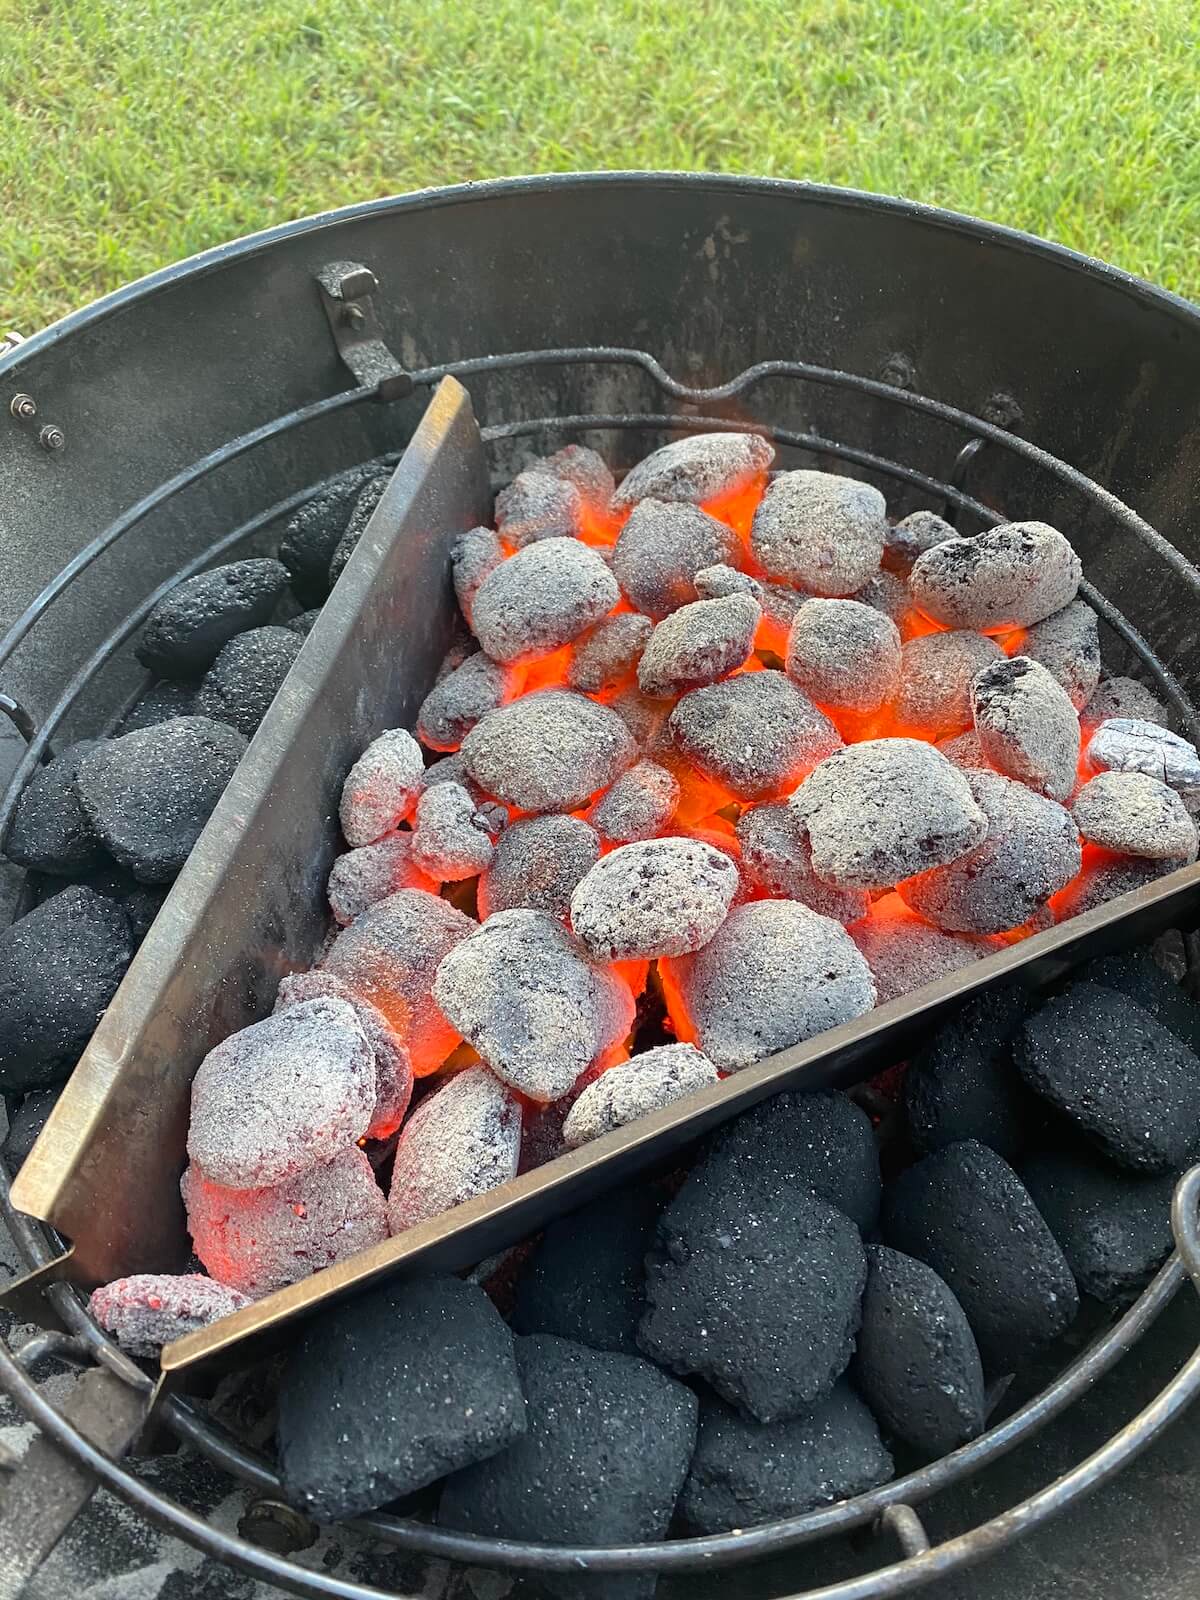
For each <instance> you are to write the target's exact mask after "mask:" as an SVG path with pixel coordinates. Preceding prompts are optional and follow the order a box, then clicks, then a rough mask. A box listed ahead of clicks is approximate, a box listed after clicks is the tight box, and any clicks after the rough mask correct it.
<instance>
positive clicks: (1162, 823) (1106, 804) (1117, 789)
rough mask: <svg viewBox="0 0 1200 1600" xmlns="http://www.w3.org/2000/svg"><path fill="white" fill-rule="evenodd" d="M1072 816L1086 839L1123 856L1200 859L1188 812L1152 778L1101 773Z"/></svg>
mask: <svg viewBox="0 0 1200 1600" xmlns="http://www.w3.org/2000/svg"><path fill="white" fill-rule="evenodd" d="M1071 811H1072V814H1073V816H1074V818H1075V822H1076V825H1077V826H1078V828H1079V831H1080V833H1081V834H1082V835H1083V837H1084V838H1085V839H1087V840H1088V841H1089V842H1090V843H1091V844H1097V845H1101V846H1102V847H1103V848H1104V849H1106V850H1113V851H1116V852H1117V853H1118V854H1119V855H1127V856H1146V857H1148V858H1149V859H1150V860H1153V861H1161V860H1163V859H1164V858H1165V857H1180V856H1182V857H1184V858H1185V859H1190V860H1192V861H1194V860H1195V859H1196V847H1197V835H1196V824H1195V822H1194V821H1193V820H1192V818H1191V816H1190V815H1189V814H1188V810H1187V807H1186V806H1185V805H1184V803H1183V801H1182V800H1181V799H1180V797H1179V796H1178V794H1176V792H1175V791H1174V789H1168V787H1167V786H1166V784H1165V783H1162V782H1160V781H1159V779H1158V778H1152V777H1150V775H1149V774H1148V773H1145V772H1100V773H1097V775H1096V776H1095V777H1094V778H1092V779H1091V780H1090V782H1088V783H1085V784H1084V786H1083V788H1082V789H1080V791H1079V793H1078V794H1077V795H1076V796H1075V802H1074V805H1073V806H1072V807H1071Z"/></svg>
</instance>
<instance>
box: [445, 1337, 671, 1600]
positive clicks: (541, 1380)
mask: <svg viewBox="0 0 1200 1600" xmlns="http://www.w3.org/2000/svg"><path fill="white" fill-rule="evenodd" d="M516 1353H517V1369H518V1372H519V1374H520V1380H521V1388H522V1390H523V1391H524V1394H525V1421H526V1432H525V1435H524V1437H523V1438H520V1439H518V1440H517V1442H516V1443H515V1444H513V1445H510V1446H509V1448H508V1449H507V1450H504V1451H502V1452H501V1453H500V1454H499V1455H495V1456H492V1457H491V1459H490V1460H488V1461H481V1462H479V1463H478V1464H477V1465H475V1466H473V1467H468V1468H467V1469H466V1470H465V1471H463V1472H459V1473H456V1474H455V1475H454V1476H453V1477H452V1478H450V1479H449V1480H448V1482H447V1483H446V1487H445V1489H444V1490H443V1492H442V1500H441V1505H440V1507H439V1509H438V1524H439V1526H441V1527H443V1528H458V1529H461V1530H462V1531H463V1532H466V1533H475V1534H480V1535H482V1536H484V1537H486V1538H493V1539H497V1538H498V1539H522V1540H531V1541H533V1542H534V1543H536V1544H569V1545H580V1544H591V1545H631V1544H643V1543H646V1542H657V1541H658V1540H660V1539H662V1538H664V1537H665V1535H666V1532H667V1527H668V1524H669V1523H670V1520H671V1513H672V1512H673V1510H674V1509H675V1501H676V1499H677V1498H678V1495H679V1490H680V1488H681V1487H682V1484H683V1480H684V1478H685V1477H686V1475H687V1469H688V1462H689V1461H690V1459H691V1455H692V1451H693V1449H694V1448H695V1443H696V1414H697V1410H698V1406H697V1401H696V1397H695V1395H694V1394H692V1392H691V1390H690V1389H687V1388H686V1387H685V1386H684V1385H683V1384H682V1383H679V1382H677V1381H676V1380H675V1379H674V1378H669V1377H667V1376H666V1374H665V1373H662V1372H659V1371H658V1370H657V1369H656V1368H654V1367H653V1366H651V1364H650V1363H649V1362H648V1361H644V1360H642V1359H640V1358H639V1357H637V1356H626V1355H618V1354H614V1353H613V1352H611V1351H599V1350H588V1349H586V1348H585V1347H584V1346H583V1345H581V1344H575V1343H573V1342H571V1341H570V1340H567V1339H558V1338H555V1337H554V1336H553V1335H551V1334H534V1335H533V1336H531V1337H529V1338H523V1339H518V1340H517V1341H516ZM655 1581H656V1580H655V1575H654V1574H653V1573H632V1574H630V1575H628V1576H625V1575H618V1574H616V1573H604V1574H602V1575H599V1576H589V1575H588V1574H583V1573H581V1574H574V1573H558V1572H556V1573H546V1574H544V1575H542V1577H541V1578H540V1584H541V1586H542V1587H543V1588H545V1589H546V1590H548V1591H549V1593H551V1594H554V1595H560V1596H563V1597H564V1600H583V1597H592V1600H599V1597H601V1596H603V1600H649V1597H650V1595H651V1594H652V1593H653V1591H654V1585H655Z"/></svg>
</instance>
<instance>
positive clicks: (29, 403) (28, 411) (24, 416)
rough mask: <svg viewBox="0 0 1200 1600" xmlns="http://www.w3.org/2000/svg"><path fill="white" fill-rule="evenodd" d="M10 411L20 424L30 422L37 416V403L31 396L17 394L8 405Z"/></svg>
mask: <svg viewBox="0 0 1200 1600" xmlns="http://www.w3.org/2000/svg"><path fill="white" fill-rule="evenodd" d="M8 409H9V410H10V411H11V412H12V414H13V416H14V417H15V418H16V419H17V421H18V422H29V421H30V420H31V419H32V418H34V417H36V416H37V401H36V400H35V399H34V398H33V396H32V395H31V394H15V395H13V397H12V399H11V400H10V401H9V403H8Z"/></svg>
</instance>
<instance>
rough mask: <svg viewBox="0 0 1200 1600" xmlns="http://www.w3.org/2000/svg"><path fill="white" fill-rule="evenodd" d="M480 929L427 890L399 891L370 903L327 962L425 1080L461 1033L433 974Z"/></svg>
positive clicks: (325, 965) (326, 966) (327, 968)
mask: <svg viewBox="0 0 1200 1600" xmlns="http://www.w3.org/2000/svg"><path fill="white" fill-rule="evenodd" d="M477 927H478V923H476V922H474V921H473V920H472V919H471V918H470V917H467V916H464V915H463V913H462V912H461V911H459V910H457V909H456V908H455V907H454V906H452V905H451V904H450V903H449V901H447V900H443V899H442V898H441V896H440V895H435V894H426V893H425V892H424V891H423V890H421V889H401V890H399V891H398V892H397V893H396V894H390V895H388V896H387V898H386V899H383V900H377V901H376V902H375V904H374V905H372V906H368V907H367V909H366V911H364V912H363V914H362V915H361V916H360V917H358V918H356V919H355V921H354V922H352V923H351V924H350V926H349V927H348V928H343V929H342V931H341V933H339V934H338V936H337V938H336V939H335V940H334V941H333V944H332V945H331V946H330V949H329V953H328V954H327V955H326V957H325V959H324V961H323V962H322V963H321V965H322V967H323V968H324V970H325V971H327V972H332V973H333V974H334V976H335V977H338V978H341V980H342V981H343V983H346V984H349V986H350V988H352V989H354V990H356V991H357V993H359V994H361V995H363V996H364V998H366V999H367V1000H370V1002H371V1003H372V1005H375V1006H378V1008H379V1010H380V1011H382V1012H383V1014H384V1016H385V1017H386V1018H387V1020H388V1021H389V1023H391V1025H392V1027H393V1028H394V1029H395V1030H396V1032H397V1033H398V1034H399V1035H400V1037H401V1039H402V1040H403V1042H404V1044H405V1046H406V1047H407V1049H408V1053H409V1055H410V1057H411V1058H412V1064H413V1071H414V1072H415V1073H416V1075H417V1076H418V1077H419V1078H421V1077H424V1076H425V1074H426V1073H429V1072H432V1071H434V1069H435V1068H437V1067H440V1066H441V1064H442V1062H443V1061H444V1060H445V1059H446V1057H447V1056H448V1055H449V1054H450V1052H451V1051H452V1050H453V1049H454V1047H455V1045H456V1044H457V1043H458V1042H459V1038H460V1035H459V1034H458V1032H457V1031H456V1030H455V1029H454V1028H453V1027H451V1025H450V1023H449V1022H447V1021H446V1018H445V1017H444V1016H443V1015H442V1013H441V1012H440V1011H439V1010H438V1007H437V1005H436V1003H435V1002H434V998H433V975H434V973H435V972H436V971H437V969H438V964H439V962H441V960H442V958H443V957H444V956H445V955H446V954H447V953H448V952H449V951H450V950H452V949H453V948H454V946H455V945H456V944H458V942H459V941H460V940H461V939H465V938H466V937H467V935H468V934H469V933H473V932H474V931H475V930H476V928H477Z"/></svg>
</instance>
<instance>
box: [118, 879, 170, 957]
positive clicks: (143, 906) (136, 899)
mask: <svg viewBox="0 0 1200 1600" xmlns="http://www.w3.org/2000/svg"><path fill="white" fill-rule="evenodd" d="M120 898H121V909H122V910H123V911H124V913H125V918H126V921H127V922H128V923H129V936H130V938H131V939H132V940H133V947H134V949H135V950H136V949H137V948H138V946H139V945H140V944H141V943H142V940H143V939H144V938H145V937H146V935H147V934H148V933H149V932H150V929H151V928H152V927H153V926H154V919H155V918H156V917H157V916H158V913H159V912H160V911H161V910H162V907H163V901H164V900H165V899H166V898H167V886H166V885H165V884H151V883H145V884H139V885H138V886H137V887H136V888H135V889H131V890H130V891H129V893H128V894H123V895H122V896H121V897H120Z"/></svg>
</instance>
